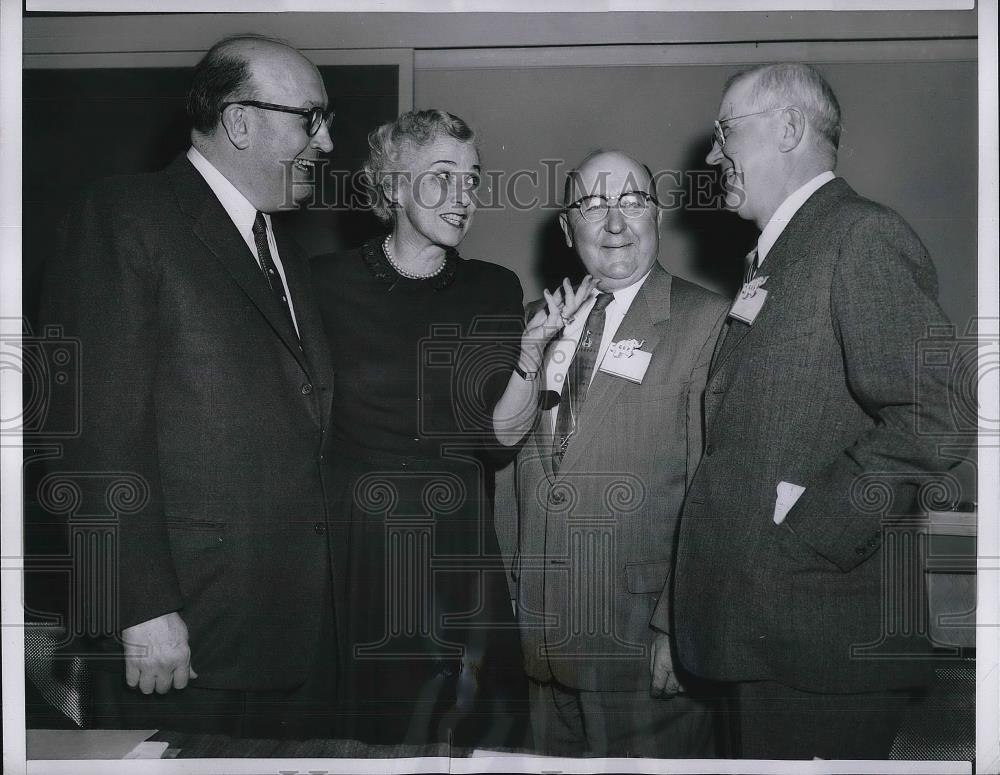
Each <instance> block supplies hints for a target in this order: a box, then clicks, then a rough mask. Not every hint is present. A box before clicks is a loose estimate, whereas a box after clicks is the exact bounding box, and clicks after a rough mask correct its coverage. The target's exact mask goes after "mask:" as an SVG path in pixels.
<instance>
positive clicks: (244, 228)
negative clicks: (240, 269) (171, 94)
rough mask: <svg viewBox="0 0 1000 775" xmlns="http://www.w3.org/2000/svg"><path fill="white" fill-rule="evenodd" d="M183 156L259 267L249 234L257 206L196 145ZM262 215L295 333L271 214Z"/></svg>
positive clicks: (294, 319)
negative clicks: (207, 187) (227, 215)
mask: <svg viewBox="0 0 1000 775" xmlns="http://www.w3.org/2000/svg"><path fill="white" fill-rule="evenodd" d="M187 158H188V161H190V162H191V164H193V165H194V168H195V169H196V170H198V172H199V173H200V174H201V176H202V177H203V178H204V179H205V182H206V183H208V186H209V188H211V189H212V193H214V194H215V196H216V198H217V199H218V200H219V203H220V204H221V205H222V208H223V209H224V210H225V211H226V212H227V213H228V214H229V217H230V219H232V222H233V224H234V225H235V226H236V228H237V229H238V230H239V232H240V236H241V237H243V241H244V242H245V243H247V247H248V248H249V249H250V255H251V256H253V260H254V261H255V262H256V263H257V266H258V267H260V256H258V255H257V243H256V241H255V240H254V236H253V223H254V221H255V220H256V219H257V208H256V207H254V206H253V205H252V204H250V202H249V201H248V200H247V198H246V197H245V196H243V194H241V193H240V192H239V189H237V188H236V186H234V185H233V184H232V183H230V182H229V179H228V178H226V176H225V175H223V174H222V173H221V172H219V171H218V170H217V169H216V168H215V166H214V165H213V164H212V162H210V161H209V160H208V159H206V158H205V157H204V156H202V155H201V153H200V152H199V151H198V149H197V148H195V147H194V146H192V147H190V148H188V152H187ZM263 215H264V224H265V225H266V226H267V246H268V248H270V250H271V259H272V260H273V261H274V266H275V268H276V269H277V270H278V274H279V275H281V282H282V284H283V285H284V286H285V298H287V299H288V309H289V310H291V313H292V323H293V324H294V325H295V333H299V321H298V320H297V319H296V317H295V304H294V303H293V302H292V292H291V289H290V288H289V287H288V280H287V279H285V267H284V266H282V264H281V256H280V255H279V254H278V245H277V243H276V242H275V241H274V231H273V230H272V229H271V216H270V215H268V214H267V213H264V214H263ZM263 271H264V269H263V267H261V272H262V273H263Z"/></svg>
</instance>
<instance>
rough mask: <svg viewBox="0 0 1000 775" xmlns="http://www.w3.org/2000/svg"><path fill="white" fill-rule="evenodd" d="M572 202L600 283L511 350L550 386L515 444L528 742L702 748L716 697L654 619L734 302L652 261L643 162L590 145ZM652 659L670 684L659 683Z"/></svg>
mask: <svg viewBox="0 0 1000 775" xmlns="http://www.w3.org/2000/svg"><path fill="white" fill-rule="evenodd" d="M566 201H567V202H568V205H567V207H566V208H565V210H564V212H563V213H561V214H560V217H559V221H560V224H561V225H562V229H563V231H564V232H565V235H566V242H567V244H568V245H569V246H570V247H572V248H574V249H575V250H576V251H577V253H578V254H579V256H580V259H581V260H582V261H583V264H584V265H585V266H586V268H587V270H588V272H589V273H590V275H591V276H592V277H593V279H594V280H595V281H596V292H594V293H593V294H592V295H591V297H590V298H588V299H587V300H586V301H585V302H584V303H583V304H582V305H580V306H579V308H578V309H575V313H574V314H573V315H572V316H570V317H568V318H566V319H564V321H563V322H564V323H565V327H564V328H563V329H562V330H561V331H560V332H559V333H558V335H556V336H554V337H553V338H552V340H551V341H550V342H549V344H548V345H547V347H546V348H545V350H544V353H543V354H542V356H541V358H540V359H539V361H538V363H535V364H532V363H530V362H525V363H522V364H520V365H519V370H520V372H519V373H520V379H521V380H523V381H525V382H526V383H528V384H527V385H525V387H524V389H525V390H531V389H534V388H532V387H531V385H538V386H540V388H541V391H542V392H541V395H542V396H543V399H542V402H541V404H540V408H539V411H538V412H537V413H536V414H535V415H534V416H533V418H532V420H533V427H532V430H531V434H530V437H529V439H528V441H527V442H526V443H525V445H524V447H523V448H522V450H521V452H520V454H519V457H518V461H517V480H516V485H517V491H518V517H519V530H518V533H519V545H518V556H517V558H516V559H515V562H514V567H515V573H516V576H517V581H518V606H519V622H520V625H521V637H522V643H523V648H524V659H525V667H526V670H527V673H528V675H529V677H530V678H531V712H532V727H533V730H534V733H535V744H536V745H537V746H538V747H539V748H540V749H541V750H542V751H543V752H545V753H549V754H555V755H569V756H579V755H581V754H585V755H592V756H648V757H659V758H671V757H694V756H712V755H714V734H713V717H712V712H711V707H710V706H709V705H708V704H707V703H705V702H703V701H701V700H699V699H696V698H694V697H692V696H689V695H688V694H686V693H682V694H677V690H678V685H677V680H676V676H674V675H673V671H672V667H671V662H670V646H669V643H667V641H666V639H665V637H664V636H662V635H661V634H660V633H657V632H656V631H654V630H653V629H651V628H650V625H649V618H650V615H651V614H652V612H653V608H654V606H655V605H656V599H657V596H658V595H659V592H660V590H661V588H662V587H663V584H664V582H665V580H666V579H667V578H668V577H669V576H670V573H671V567H672V558H673V552H674V532H675V528H676V519H677V514H678V512H679V511H680V506H681V500H682V498H683V495H684V489H685V486H686V485H687V483H688V482H689V481H690V477H691V475H692V473H693V466H694V464H695V463H696V462H697V460H698V457H699V455H700V452H701V394H702V388H703V385H704V381H705V377H706V375H707V370H708V364H709V359H710V357H711V353H712V348H713V345H714V344H715V340H716V338H717V336H718V332H719V329H720V326H721V325H722V322H723V318H724V315H725V311H726V308H727V304H726V302H725V301H724V300H723V299H722V298H721V297H719V296H716V295H715V294H712V293H710V292H709V291H706V290H704V289H703V288H700V287H698V286H697V285H693V284H692V283H689V282H687V281H685V280H682V279H680V278H678V277H674V276H672V275H670V274H669V273H668V272H666V271H665V270H664V269H663V268H662V267H661V266H660V265H659V263H657V260H656V258H657V254H658V251H659V231H658V230H659V223H660V212H659V210H658V206H657V203H656V199H655V191H654V190H653V189H652V181H651V175H650V172H649V170H648V168H647V167H645V166H644V165H642V164H640V163H639V162H637V161H635V160H634V159H632V158H630V157H628V156H626V155H624V154H622V153H619V152H598V153H595V154H592V155H591V156H589V157H587V158H586V159H585V160H584V161H583V162H582V163H581V164H580V165H579V167H578V168H577V169H576V170H575V171H574V172H572V173H571V174H570V177H569V179H568V181H567V189H566ZM566 293H567V295H569V294H571V293H572V291H571V289H569V288H568V287H567V288H566ZM560 299H561V296H560ZM575 301H578V299H577V300H575ZM575 301H574V303H569V304H567V306H566V309H567V310H568V309H570V308H575V307H576V303H575ZM549 303H550V305H551V298H550V299H549ZM529 327H530V323H529ZM529 360H530V359H529ZM539 364H540V365H539ZM513 380H514V378H512V382H513ZM654 651H655V658H654ZM651 661H654V662H655V663H656V665H657V672H658V673H659V674H660V676H661V679H660V684H661V685H660V686H659V687H657V688H658V691H657V694H661V692H660V690H661V689H663V684H669V685H668V687H667V692H666V693H665V694H668V695H670V696H669V697H668V696H657V697H654V696H652V692H651V686H650V683H651V681H650V664H651ZM682 691H683V689H682Z"/></svg>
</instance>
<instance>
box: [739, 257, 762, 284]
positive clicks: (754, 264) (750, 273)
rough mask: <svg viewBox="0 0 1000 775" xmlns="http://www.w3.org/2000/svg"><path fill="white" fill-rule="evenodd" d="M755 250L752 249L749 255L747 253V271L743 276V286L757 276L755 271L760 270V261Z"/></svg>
mask: <svg viewBox="0 0 1000 775" xmlns="http://www.w3.org/2000/svg"><path fill="white" fill-rule="evenodd" d="M758 258H759V257H758V254H757V248H754V249H753V250H751V251H750V252H749V253H747V260H748V263H747V271H746V274H744V275H743V284H744V285H746V284H747V283H749V282H750V281H751V280H752V279H753V278H754V277H756V275H757V270H758V269H759V268H760V261H759V260H758Z"/></svg>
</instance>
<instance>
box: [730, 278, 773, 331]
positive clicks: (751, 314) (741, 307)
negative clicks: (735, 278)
mask: <svg viewBox="0 0 1000 775" xmlns="http://www.w3.org/2000/svg"><path fill="white" fill-rule="evenodd" d="M765 282H767V276H763V277H755V278H753V279H752V280H751V281H750V282H748V283H743V287H742V288H740V293H739V295H738V296H737V297H736V301H734V302H733V306H732V307H730V308H729V317H731V318H736V319H737V320H742V321H743V322H744V323H746V324H747V325H748V326H752V325H753V322H754V321H755V320H756V319H757V315H758V314H759V313H760V310H761V307H763V306H764V301H765V299H767V291H765V290H764V289H763V288H761V286H762V285H763V284H764V283H765Z"/></svg>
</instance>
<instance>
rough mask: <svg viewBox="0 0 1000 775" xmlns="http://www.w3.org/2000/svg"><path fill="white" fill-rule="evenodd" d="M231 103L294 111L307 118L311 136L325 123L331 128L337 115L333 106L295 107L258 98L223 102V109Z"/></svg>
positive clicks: (286, 111) (307, 130)
mask: <svg viewBox="0 0 1000 775" xmlns="http://www.w3.org/2000/svg"><path fill="white" fill-rule="evenodd" d="M230 105H247V106H249V107H251V108H260V109H261V110H276V111H278V112H280V113H294V114H295V115H297V116H302V117H303V118H305V119H306V134H308V135H309V136H310V137H313V136H314V135H315V134H316V133H317V132H318V131H319V128H320V127H321V126H323V125H324V124H325V125H326V127H327V129H329V128H330V124H331V123H332V122H333V119H334V117H335V116H336V115H337V113H336V111H334V109H333V106H330V107H328V108H322V107H319V106H316V107H314V108H293V107H292V106H290V105H276V104H275V103H273V102H260V101H258V100H235V101H234V102H224V103H223V104H222V110H225V109H226V108H228V107H229V106H230Z"/></svg>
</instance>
